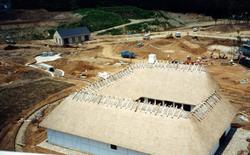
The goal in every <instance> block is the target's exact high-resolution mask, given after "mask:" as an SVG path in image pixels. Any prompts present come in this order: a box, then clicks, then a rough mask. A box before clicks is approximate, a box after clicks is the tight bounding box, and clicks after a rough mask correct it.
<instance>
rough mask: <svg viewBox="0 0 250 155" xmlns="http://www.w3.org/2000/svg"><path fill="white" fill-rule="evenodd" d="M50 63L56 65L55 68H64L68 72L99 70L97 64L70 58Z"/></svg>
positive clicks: (71, 73)
mask: <svg viewBox="0 0 250 155" xmlns="http://www.w3.org/2000/svg"><path fill="white" fill-rule="evenodd" d="M48 64H50V65H52V66H54V67H55V68H58V69H62V70H63V71H64V72H65V73H66V74H70V75H75V74H77V73H82V72H85V71H86V70H87V71H88V72H89V71H94V70H98V69H99V68H98V67H97V66H94V65H92V64H90V63H89V62H85V61H80V60H74V61H70V60H69V59H66V58H62V59H58V60H56V61H53V62H49V63H48Z"/></svg>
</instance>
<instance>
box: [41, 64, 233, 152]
mask: <svg viewBox="0 0 250 155" xmlns="http://www.w3.org/2000/svg"><path fill="white" fill-rule="evenodd" d="M234 115H235V109H234V107H233V106H232V105H230V103H229V102H228V100H226V99H225V98H224V97H223V96H222V95H221V94H220V93H219V92H218V85H217V84H216V83H215V81H214V80H213V79H212V78H211V77H210V75H209V74H208V73H207V72H206V70H204V68H202V67H201V66H196V65H184V64H171V63H165V62H156V63H154V64H150V63H136V64H133V65H130V66H129V67H128V68H126V69H124V70H122V71H120V72H118V73H116V74H114V75H110V76H109V77H108V78H107V79H102V80H100V81H98V82H96V83H93V84H91V85H89V86H88V87H86V88H84V89H82V90H81V91H79V92H77V93H74V94H72V95H70V96H69V97H67V98H66V99H65V100H64V101H63V102H62V103H61V104H60V105H59V106H58V107H57V108H56V109H55V110H54V111H52V112H51V113H50V114H49V116H48V117H47V118H46V119H45V120H44V121H43V122H42V123H41V124H40V125H41V126H42V127H45V128H47V131H48V132H47V133H48V143H51V144H54V145H58V146H61V147H65V148H70V149H74V150H79V151H82V152H86V153H90V154H96V155H115V154H119V155H120V154H122V155H144V154H153V155H168V154H169V155H208V154H209V155H213V154H214V153H215V151H216V150H217V149H218V148H219V146H220V145H221V140H222V139H223V137H225V136H226V135H227V133H228V131H229V129H230V124H231V121H232V119H233V117H234Z"/></svg>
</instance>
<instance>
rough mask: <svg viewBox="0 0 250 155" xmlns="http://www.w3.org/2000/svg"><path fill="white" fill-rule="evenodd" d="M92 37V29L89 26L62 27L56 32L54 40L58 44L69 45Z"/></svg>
mask: <svg viewBox="0 0 250 155" xmlns="http://www.w3.org/2000/svg"><path fill="white" fill-rule="evenodd" d="M89 38H90V31H89V29H88V28H87V27H78V28H69V29H65V28H61V29H58V30H57V31H56V32H55V34H54V41H55V42H56V43H57V44H58V45H61V46H63V45H69V44H76V43H81V42H83V41H87V40H89Z"/></svg>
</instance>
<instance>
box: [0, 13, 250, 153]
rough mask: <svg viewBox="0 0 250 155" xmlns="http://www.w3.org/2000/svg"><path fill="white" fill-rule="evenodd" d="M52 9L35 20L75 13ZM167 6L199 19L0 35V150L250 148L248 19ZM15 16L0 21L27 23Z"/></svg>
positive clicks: (225, 150) (219, 150) (206, 150)
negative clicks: (47, 35) (172, 24)
mask: <svg viewBox="0 0 250 155" xmlns="http://www.w3.org/2000/svg"><path fill="white" fill-rule="evenodd" d="M39 11H41V10H39ZM53 15H54V16H58V21H53V23H50V22H48V21H49V20H51V19H49V18H50V17H47V16H46V17H45V18H44V19H39V21H34V22H36V24H37V25H39V26H41V25H43V24H45V25H46V23H47V25H48V24H52V25H54V24H57V22H62V21H63V22H65V21H67V20H68V19H72V20H74V21H77V20H78V17H76V16H72V15H71V14H70V13H68V12H67V13H65V14H63V15H64V16H63V15H62V14H59V13H53ZM53 15H51V16H53ZM168 15H169V16H170V15H171V17H172V18H177V17H178V18H179V21H180V20H183V21H188V20H191V19H193V20H195V19H197V21H196V23H195V24H194V23H185V25H181V26H179V27H176V28H172V29H169V30H164V31H159V32H147V33H146V32H143V33H136V34H122V35H110V34H104V35H98V33H100V32H98V33H97V32H93V33H90V32H89V31H87V30H84V31H85V32H84V36H79V37H75V38H74V37H72V36H71V35H68V33H76V32H77V33H78V32H79V31H81V30H80V29H78V30H76V29H74V30H72V31H71V32H66V31H67V30H60V31H58V34H57V36H56V37H57V38H56V39H55V38H52V39H43V40H39V39H38V40H32V39H24V40H16V41H15V43H14V44H13V43H10V42H12V40H11V39H10V38H9V40H7V41H8V43H7V41H6V40H5V42H4V41H2V42H1V43H0V106H1V108H0V118H1V119H0V123H1V124H0V150H7V151H17V152H31V153H46V154H96V155H99V154H100V155H101V154H124V155H125V154H126V155H128V154H131V155H142V154H157V155H158V154H159V155H166V154H178V155H179V154H180V155H182V154H188V155H189V154H190V155H196V154H197V155H201V154H204V155H205V154H209V155H213V154H216V155H217V154H224V155H234V154H236V155H245V154H248V153H249V152H250V131H249V130H250V122H249V121H250V104H249V103H250V81H249V80H250V71H249V64H247V63H241V58H242V57H241V56H242V55H240V56H239V51H240V50H241V49H242V48H243V45H244V46H245V45H246V47H248V41H249V39H250V25H249V23H245V22H242V23H240V22H239V23H236V24H231V23H230V22H228V21H227V20H218V21H216V23H214V21H212V20H211V19H210V18H209V17H200V16H198V15H188V14H178V13H169V14H168ZM59 16H60V18H59ZM71 17H72V18H71ZM41 18H43V17H42V16H41ZM201 18H203V19H204V21H199V20H200V19H201ZM198 19H199V20H198ZM22 20H25V19H22ZM64 20H65V21H64ZM15 22H18V23H11V22H10V21H5V22H4V23H2V24H0V28H1V30H3V31H5V30H6V29H8V28H9V26H8V25H12V26H13V27H14V28H13V31H16V27H17V25H18V26H20V27H23V28H24V29H26V28H27V27H30V26H31V25H29V24H31V23H29V22H25V21H24V23H22V22H20V21H15ZM180 23H181V22H180ZM32 24H33V23H32ZM194 25H195V26H194ZM26 26H27V27H26ZM20 27H19V28H20ZM119 28H120V27H119ZM109 29H112V28H109ZM109 29H108V30H109ZM108 30H107V31H108ZM62 31H64V32H62ZM73 31H74V32H73ZM103 32H104V31H103ZM24 33H26V32H24ZM56 33H57V32H55V34H56ZM62 34H63V35H62ZM25 35H27V34H25ZM75 35H77V34H75ZM54 37H55V36H54ZM71 37H72V38H71ZM58 40H59V41H60V44H58ZM80 40H81V41H82V42H81V43H79V42H80ZM77 41H79V42H77ZM74 42H77V43H74ZM63 43H65V44H66V43H67V44H69V45H65V44H63ZM249 46H250V45H249ZM249 51H250V50H249ZM239 58H240V59H239ZM244 58H245V57H244ZM244 60H245V59H244ZM246 60H247V58H246Z"/></svg>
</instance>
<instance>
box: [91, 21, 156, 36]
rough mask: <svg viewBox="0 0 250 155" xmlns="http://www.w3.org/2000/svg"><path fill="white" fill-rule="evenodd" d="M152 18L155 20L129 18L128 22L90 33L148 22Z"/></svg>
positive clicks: (94, 33)
mask: <svg viewBox="0 0 250 155" xmlns="http://www.w3.org/2000/svg"><path fill="white" fill-rule="evenodd" d="M153 20H155V19H154V18H150V19H130V23H127V24H122V25H118V26H114V27H111V28H107V29H103V30H100V31H96V32H93V33H92V35H96V34H98V33H102V32H105V31H108V30H112V29H119V28H122V27H125V26H128V25H132V24H138V23H143V22H150V21H153Z"/></svg>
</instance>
